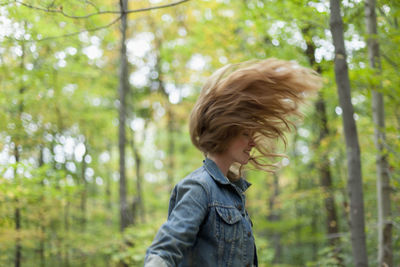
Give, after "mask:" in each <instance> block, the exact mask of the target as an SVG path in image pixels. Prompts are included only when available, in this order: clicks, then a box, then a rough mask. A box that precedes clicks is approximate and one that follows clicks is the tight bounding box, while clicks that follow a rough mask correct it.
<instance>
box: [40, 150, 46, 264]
mask: <svg viewBox="0 0 400 267" xmlns="http://www.w3.org/2000/svg"><path fill="white" fill-rule="evenodd" d="M38 162H39V168H40V167H42V166H43V165H44V161H43V146H42V145H40V147H39V160H38ZM40 185H41V186H42V187H44V183H43V180H42V181H41V182H40ZM40 202H41V203H42V204H44V203H45V199H44V195H41V197H40ZM39 224H40V232H41V236H40V240H39V249H38V253H39V258H40V267H44V266H45V265H46V257H45V240H46V238H45V235H46V227H45V226H44V210H43V209H40V211H39Z"/></svg>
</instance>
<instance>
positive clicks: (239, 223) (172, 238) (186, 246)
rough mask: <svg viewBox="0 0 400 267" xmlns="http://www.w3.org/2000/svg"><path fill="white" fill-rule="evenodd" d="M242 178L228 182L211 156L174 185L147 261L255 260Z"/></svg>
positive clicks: (239, 265)
mask: <svg viewBox="0 0 400 267" xmlns="http://www.w3.org/2000/svg"><path fill="white" fill-rule="evenodd" d="M249 186H250V183H248V182H247V181H245V180H244V179H242V178H241V179H239V180H238V181H237V182H235V183H233V182H230V181H229V180H228V179H227V178H226V177H225V176H224V175H223V174H222V172H221V171H220V169H219V168H218V166H217V165H216V164H215V163H214V162H213V161H212V160H210V159H208V158H206V159H205V160H204V165H203V166H202V167H201V168H199V169H197V170H195V171H194V172H192V173H191V174H190V175H188V176H187V177H186V178H185V179H183V180H182V181H180V182H179V183H178V184H177V185H176V186H175V188H174V190H173V192H172V195H171V199H170V203H169V210H168V220H167V222H165V223H164V224H163V225H162V226H161V227H160V229H159V231H158V233H157V235H156V237H155V239H154V241H153V243H152V245H151V246H150V247H149V248H148V250H147V253H146V258H145V264H144V266H145V267H167V266H168V267H172V266H180V267H187V266H202V267H207V266H210V267H211V266H212V267H222V266H223V267H225V266H226V267H228V266H229V267H245V266H257V255H256V249H255V243H254V237H253V232H252V223H251V220H250V218H249V216H248V214H247V212H246V210H245V196H244V191H246V189H247V188H248V187H249Z"/></svg>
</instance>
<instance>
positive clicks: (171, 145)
mask: <svg viewBox="0 0 400 267" xmlns="http://www.w3.org/2000/svg"><path fill="white" fill-rule="evenodd" d="M151 25H153V28H154V32H155V36H156V39H155V49H156V51H157V62H156V65H155V68H156V71H157V73H158V77H157V81H158V84H159V88H158V89H159V90H160V92H161V93H162V94H163V95H164V96H165V101H166V104H165V109H166V113H167V120H168V122H167V130H168V132H167V134H168V135H167V138H168V148H167V151H168V152H167V154H168V156H167V163H168V167H167V181H168V186H169V191H170V192H172V189H173V188H174V169H175V161H174V159H175V141H174V131H175V129H174V128H175V127H174V120H175V118H174V112H173V110H172V105H171V102H170V101H169V94H168V93H167V91H166V90H165V85H164V84H165V83H164V80H163V77H162V69H161V63H162V58H161V53H160V51H161V42H162V36H159V35H158V34H157V29H156V26H155V25H154V23H153V21H151Z"/></svg>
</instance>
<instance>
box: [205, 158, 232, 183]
mask: <svg viewBox="0 0 400 267" xmlns="http://www.w3.org/2000/svg"><path fill="white" fill-rule="evenodd" d="M207 158H209V159H211V160H212V161H214V162H215V164H217V166H218V168H219V169H220V170H221V172H222V173H223V174H224V175H225V177H228V171H229V168H230V167H231V165H232V162H230V161H229V160H227V159H226V157H225V156H223V155H221V154H216V153H211V154H208V155H207Z"/></svg>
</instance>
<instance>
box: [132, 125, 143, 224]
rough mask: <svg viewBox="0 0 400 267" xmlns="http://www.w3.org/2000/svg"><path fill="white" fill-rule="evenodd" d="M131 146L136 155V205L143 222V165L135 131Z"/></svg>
mask: <svg viewBox="0 0 400 267" xmlns="http://www.w3.org/2000/svg"><path fill="white" fill-rule="evenodd" d="M131 146H132V151H133V155H134V157H135V173H136V195H137V197H136V204H137V205H136V207H137V211H138V212H137V214H138V217H139V220H140V222H141V223H144V222H145V211H144V205H143V197H142V195H143V194H142V191H143V190H142V174H141V165H142V157H141V155H140V153H139V151H138V149H137V146H136V144H135V132H134V131H132V140H131Z"/></svg>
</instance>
